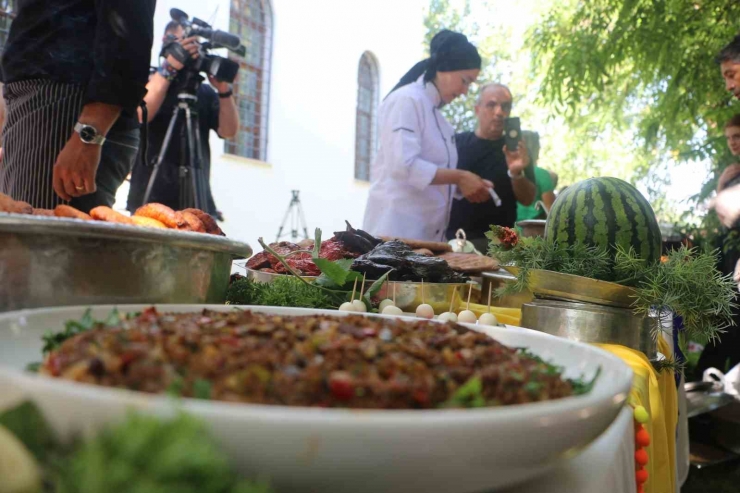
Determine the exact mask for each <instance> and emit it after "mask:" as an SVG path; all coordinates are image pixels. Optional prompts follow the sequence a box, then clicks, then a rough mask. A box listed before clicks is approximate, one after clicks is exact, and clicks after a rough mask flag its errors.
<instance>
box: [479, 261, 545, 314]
mask: <svg viewBox="0 0 740 493" xmlns="http://www.w3.org/2000/svg"><path fill="white" fill-rule="evenodd" d="M481 278H482V279H483V281H482V285H481V286H482V287H481V294H480V299H481V302H482V303H483V304H487V303H488V290H489V289H490V290H491V291H492V292H493V293H494V294H493V296H492V297H491V305H493V306H500V307H503V308H521V307H522V305H523V304H524V303H528V302H530V301H532V300H533V299H534V298H533V296H532V292H531V291H529V290H526V291H522V292H520V293H517V294H512V295H508V296H504V297H501V298H497V297H496V290H497V289H499V288H502V287H504V286H505V285H506V284H509V283H512V282H514V281H516V276H514V275H512V274H510V273H508V272H506V271H505V270H503V269H502V270H497V271H492V272H484V273H483V274H481Z"/></svg>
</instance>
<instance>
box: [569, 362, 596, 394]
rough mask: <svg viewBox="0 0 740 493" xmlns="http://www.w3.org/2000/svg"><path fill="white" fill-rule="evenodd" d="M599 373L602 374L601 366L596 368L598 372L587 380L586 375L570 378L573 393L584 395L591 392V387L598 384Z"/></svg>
mask: <svg viewBox="0 0 740 493" xmlns="http://www.w3.org/2000/svg"><path fill="white" fill-rule="evenodd" d="M599 375H601V367H600V366H599V367H598V368H597V369H596V373H595V374H594V376H593V378H592V379H591V380H589V381H585V380H584V377H581V378H577V379H569V380H568V383H570V385H571V386H572V387H573V395H583V394H588V393H589V392H591V389H593V388H594V385H595V384H596V379H597V378H599Z"/></svg>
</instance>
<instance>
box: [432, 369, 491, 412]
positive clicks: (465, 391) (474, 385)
mask: <svg viewBox="0 0 740 493" xmlns="http://www.w3.org/2000/svg"><path fill="white" fill-rule="evenodd" d="M485 405H486V400H485V399H484V398H483V382H481V379H480V377H479V376H477V375H476V376H474V377H472V378H471V379H470V380H468V381H467V382H465V383H464V384H463V385H461V386H460V387H459V388H458V389H457V390H456V391H455V393H454V394H452V397H450V398H449V399H448V400H447V401H446V402H444V403H443V404H442V407H464V408H475V407H485Z"/></svg>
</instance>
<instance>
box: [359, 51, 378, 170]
mask: <svg viewBox="0 0 740 493" xmlns="http://www.w3.org/2000/svg"><path fill="white" fill-rule="evenodd" d="M378 84H379V82H378V61H377V60H376V58H375V55H373V54H372V53H370V52H369V51H366V52H365V53H363V54H362V56H361V57H360V66H359V68H358V70H357V117H356V118H357V122H356V130H355V178H357V179H358V180H365V181H369V180H370V163H371V162H372V160H373V158H374V157H375V149H376V146H377V135H378V130H377V127H378V123H377V116H378V93H379V92H380V89H379V87H378Z"/></svg>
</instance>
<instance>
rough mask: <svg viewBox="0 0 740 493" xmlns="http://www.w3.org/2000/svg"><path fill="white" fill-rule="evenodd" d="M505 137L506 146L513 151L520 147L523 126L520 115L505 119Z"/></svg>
mask: <svg viewBox="0 0 740 493" xmlns="http://www.w3.org/2000/svg"><path fill="white" fill-rule="evenodd" d="M504 138H505V141H506V148H507V149H508V150H509V151H511V152H516V150H517V149H519V141H520V140H522V128H521V123H520V121H519V118H518V117H510V118H506V119H504Z"/></svg>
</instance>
